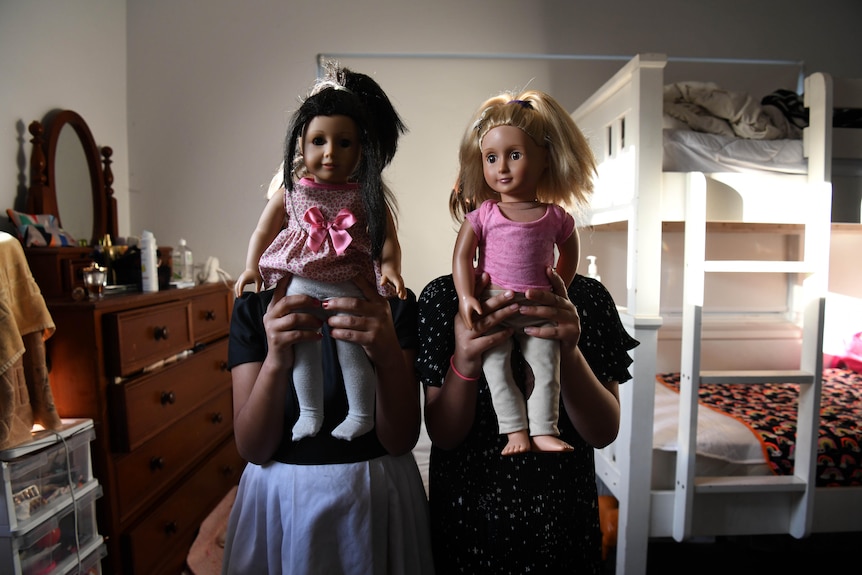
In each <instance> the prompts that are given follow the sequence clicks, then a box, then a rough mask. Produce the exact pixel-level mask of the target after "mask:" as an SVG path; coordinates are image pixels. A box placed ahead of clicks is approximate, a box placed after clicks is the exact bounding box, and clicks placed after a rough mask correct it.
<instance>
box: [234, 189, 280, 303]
mask: <svg viewBox="0 0 862 575" xmlns="http://www.w3.org/2000/svg"><path fill="white" fill-rule="evenodd" d="M283 225H284V188H279V189H278V190H277V191H276V192H275V193H274V194H273V195H272V197H271V198H270V199H269V202H267V204H266V207H265V208H264V209H263V213H262V214H261V215H260V219H259V220H258V221H257V227H255V228H254V231H253V232H252V234H251V239H250V240H249V241H248V252H247V254H246V258H245V270H243V272H242V273H241V274H239V278H237V280H236V284H235V285H234V292H235V293H236V297H240V296H241V295H242V291H243V288H244V287H245V286H246V285H247V284H252V283H253V284H254V291H255V292H259V291H260V288H261V287H262V285H263V277H261V275H260V265H259V264H260V256H262V255H263V252H264V251H265V250H266V248H267V247H268V246H269V244H271V243H272V240H274V239H275V236H277V235H278V232H279V231H281V228H282V226H283Z"/></svg>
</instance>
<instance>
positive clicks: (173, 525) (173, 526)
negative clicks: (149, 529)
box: [165, 521, 177, 535]
mask: <svg viewBox="0 0 862 575" xmlns="http://www.w3.org/2000/svg"><path fill="white" fill-rule="evenodd" d="M176 532H177V522H176V521H168V522H167V523H165V535H174V534H175V533H176Z"/></svg>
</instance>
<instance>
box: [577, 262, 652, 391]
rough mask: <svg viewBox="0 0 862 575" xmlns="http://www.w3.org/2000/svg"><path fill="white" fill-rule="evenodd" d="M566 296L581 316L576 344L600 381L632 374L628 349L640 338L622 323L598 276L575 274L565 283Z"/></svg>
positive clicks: (615, 379)
mask: <svg viewBox="0 0 862 575" xmlns="http://www.w3.org/2000/svg"><path fill="white" fill-rule="evenodd" d="M569 299H571V300H572V302H573V303H574V304H575V306H576V307H577V308H578V314H579V315H580V317H581V339H580V341H579V342H578V347H579V348H580V349H581V353H583V354H584V358H585V359H586V360H587V363H588V364H589V366H590V368H591V369H592V370H593V373H595V374H596V377H598V378H599V380H600V381H617V382H619V383H623V382H625V381H628V380H630V379H631V378H632V376H631V373H630V372H629V370H628V368H629V366H630V365H631V364H632V358H631V356H629V354H628V352H629V350H631V349H634V348H635V347H637V346H638V345H639V344H640V342H638V341H637V340H636V339H634V338H633V337H631V336H630V335H629V333H628V332H627V331H626V329H625V327H623V324H622V321H621V320H620V314H619V312H618V311H617V306H616V304H615V303H614V300H613V298H612V297H611V294H610V292H608V290H607V288H606V287H605V286H604V285H602V283H601V282H599V281H598V280H595V279H592V278H588V277H586V276H582V275H576V276H575V279H574V281H572V284H571V286H569Z"/></svg>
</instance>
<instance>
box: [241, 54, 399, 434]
mask: <svg viewBox="0 0 862 575" xmlns="http://www.w3.org/2000/svg"><path fill="white" fill-rule="evenodd" d="M404 131H405V127H404V124H403V123H402V121H401V119H400V117H399V116H398V114H397V113H396V112H395V110H394V108H393V107H392V104H391V103H390V101H389V99H388V98H387V96H386V94H385V93H384V92H383V90H382V89H381V88H380V86H379V85H378V84H377V83H376V82H375V81H374V80H373V79H371V78H370V77H368V76H366V75H364V74H359V73H356V72H352V71H351V70H348V69H346V68H339V67H337V66H332V65H330V69H329V71H328V73H327V75H326V77H325V78H324V79H323V80H321V81H319V82H318V84H317V85H316V86H315V88H314V89H313V90H312V92H311V94H310V95H309V96H308V97H307V98H306V99H305V100H304V101H303V102H302V105H301V106H300V108H299V109H298V110H297V111H296V113H294V115H293V117H292V119H291V122H290V126H289V129H288V135H287V141H286V144H285V162H284V164H283V171H284V179H283V182H282V183H283V185H282V186H280V187H279V188H278V189H277V190H275V192H274V193H272V195H271V197H270V199H269V201H268V203H267V206H266V208H265V209H264V212H263V214H262V215H261V218H260V221H259V222H258V225H257V228H256V229H255V231H254V233H253V234H252V238H251V240H250V242H249V249H248V256H247V260H246V270H245V271H244V272H243V273H242V274H241V275H240V278H239V280H238V282H237V285H236V288H235V289H236V291H237V296H239V295H241V293H242V290H243V287H244V286H245V285H246V284H249V283H254V285H255V289H256V290H259V289H260V288H261V286H263V287H267V288H269V287H272V286H273V285H275V284H277V283H279V282H289V284H288V286H287V291H286V293H287V295H291V294H306V295H310V296H312V297H314V298H316V299H318V300H320V301H325V300H327V299H329V298H332V297H338V296H349V297H358V298H362V297H364V296H363V294H362V290H361V289H360V288H359V287H358V286H357V285H356V283H355V282H354V279H355V278H356V277H357V276H364V277H365V278H366V279H367V281H368V282H369V283H370V285H377V286H378V292H379V293H380V294H381V295H383V296H384V297H391V296H393V295H398V296H399V297H401V298H402V299H403V298H404V297H405V288H404V283H403V280H402V278H401V249H400V246H399V244H398V238H397V236H396V232H395V220H394V217H393V210H394V208H395V199H394V197H393V196H392V194H391V192H390V191H389V190H388V188H387V187H386V186H385V184H384V183H383V179H382V171H383V169H384V168H385V167H386V166H387V165H388V164H389V163H390V162H391V160H392V158H393V157H394V155H395V150H396V147H397V143H398V137H399V136H400V135H401V134H402V133H403V132H404ZM284 166H288V167H290V168H284ZM274 182H275V180H274ZM272 187H273V186H272V185H271V186H270V188H272ZM267 246H268V247H267ZM264 248H265V249H264ZM318 312H319V313H325V312H323V311H322V310H315V313H318ZM335 345H336V353H337V356H338V362H339V364H340V365H341V369H342V375H343V379H344V387H345V390H346V395H347V404H348V413H347V417H346V418H345V419H344V421H343V422H341V423H340V424H339V425H338V426H337V427H336V428H335V429H334V430H333V431H332V435H333V436H334V437H337V438H339V439H345V440H351V439H354V438H356V437H359V436H360V435H363V434H365V433H367V432H369V431H370V430H371V429H372V428H373V427H374V392H375V384H376V376H375V374H374V371H373V367H372V365H371V362H370V361H369V360H368V358H367V356H366V355H365V352H364V350H363V348H362V347H361V346H360V345H357V344H354V343H351V342H345V341H338V340H336V342H335ZM322 382H323V365H322V353H321V344H320V342H302V343H299V344H297V345H296V346H294V368H293V384H294V388H295V390H296V397H297V402H298V404H299V418H298V420H297V421H296V423H295V424H294V426H293V429H292V438H293V440H294V441H297V440H299V439H302V438H304V437H310V436H314V435H316V434H317V433H318V431H320V428H321V425H322V423H323V402H324V389H323V386H322Z"/></svg>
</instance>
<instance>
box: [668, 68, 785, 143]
mask: <svg viewBox="0 0 862 575" xmlns="http://www.w3.org/2000/svg"><path fill="white" fill-rule="evenodd" d="M664 114H665V116H666V123H667V122H668V121H670V122H672V123H674V122H675V123H677V124H681V125H682V126H686V127H687V128H688V129H691V130H695V131H698V132H706V133H710V134H718V135H723V136H733V137H737V138H746V139H752V140H777V139H799V138H801V137H802V130H801V129H800V128H799V127H798V126H797V125H795V124H793V123H792V122H790V121H789V120H788V118H787V117H786V116H785V115H784V113H783V112H782V111H781V110H780V109H778V108H777V107H775V106H769V105H761V104H760V103H758V102H757V101H756V100H754V99H753V98H752V97H751V96H750V95H749V94H746V93H744V92H731V91H728V90H723V89H722V88H720V87H719V86H718V85H717V84H715V83H713V82H693V81H690V82H676V83H674V84H668V85H666V86H665V87H664ZM668 119H669V120H668ZM665 127H668V126H667V125H666V126H665ZM675 127H680V126H675Z"/></svg>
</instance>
